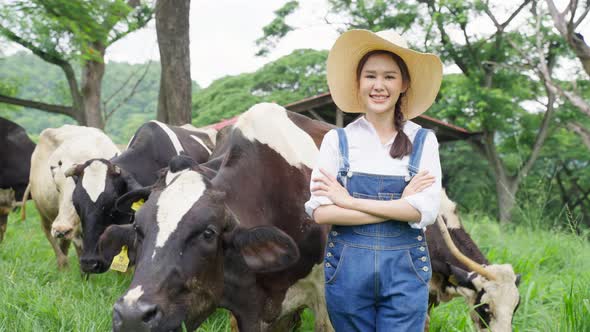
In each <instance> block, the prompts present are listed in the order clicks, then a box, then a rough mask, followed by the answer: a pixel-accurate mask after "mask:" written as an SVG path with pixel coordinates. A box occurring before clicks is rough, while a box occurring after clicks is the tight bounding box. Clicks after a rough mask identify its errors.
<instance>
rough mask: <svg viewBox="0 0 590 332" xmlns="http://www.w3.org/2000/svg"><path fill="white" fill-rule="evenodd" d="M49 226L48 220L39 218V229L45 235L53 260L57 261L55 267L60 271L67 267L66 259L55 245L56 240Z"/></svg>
mask: <svg viewBox="0 0 590 332" xmlns="http://www.w3.org/2000/svg"><path fill="white" fill-rule="evenodd" d="M51 224H52V221H51V220H48V219H47V218H45V217H41V228H42V229H43V233H45V237H46V238H47V241H49V244H51V247H52V248H53V251H54V252H55V258H56V259H57V267H58V268H59V269H60V270H62V269H65V268H67V267H68V257H67V256H66V255H64V253H63V252H62V251H61V248H60V246H59V245H58V243H57V239H56V238H54V237H53V236H52V235H51ZM68 245H69V244H68Z"/></svg>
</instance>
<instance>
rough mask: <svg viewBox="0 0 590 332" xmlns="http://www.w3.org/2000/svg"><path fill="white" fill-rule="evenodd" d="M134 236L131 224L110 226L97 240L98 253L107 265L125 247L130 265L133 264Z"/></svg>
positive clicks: (134, 254) (134, 251)
mask: <svg viewBox="0 0 590 332" xmlns="http://www.w3.org/2000/svg"><path fill="white" fill-rule="evenodd" d="M135 239H136V234H135V229H134V225H133V224H126V225H111V226H109V227H107V229H106V230H105V231H104V232H103V233H102V235H101V236H100V238H99V239H98V253H99V255H100V256H101V258H102V259H104V261H105V262H108V263H109V264H110V263H111V262H112V261H113V258H114V257H115V256H116V255H118V254H119V253H120V252H121V249H122V248H123V246H127V253H128V256H129V262H130V264H131V265H133V264H135V257H136V252H137V251H136V245H137V242H136V241H135Z"/></svg>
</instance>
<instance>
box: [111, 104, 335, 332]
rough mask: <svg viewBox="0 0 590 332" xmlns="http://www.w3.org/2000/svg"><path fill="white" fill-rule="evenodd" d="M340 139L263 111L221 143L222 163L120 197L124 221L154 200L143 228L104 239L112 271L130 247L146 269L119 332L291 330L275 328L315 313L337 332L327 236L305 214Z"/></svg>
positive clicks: (115, 231)
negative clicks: (303, 311)
mask: <svg viewBox="0 0 590 332" xmlns="http://www.w3.org/2000/svg"><path fill="white" fill-rule="evenodd" d="M330 128H332V127H331V126H330V125H328V124H326V123H323V122H318V121H315V120H311V119H309V118H307V117H304V116H302V115H299V114H296V113H291V112H287V111H286V110H285V109H284V108H282V107H280V106H278V105H276V104H258V105H255V106H253V107H252V108H251V109H250V110H249V111H247V112H246V113H244V114H242V116H241V117H240V118H239V120H238V121H237V123H236V124H235V125H234V127H233V128H232V129H231V131H230V132H227V133H226V134H225V135H224V136H225V138H224V142H219V141H218V143H217V144H218V146H217V147H216V150H215V152H214V156H212V157H211V161H209V162H208V163H206V164H204V165H198V166H194V165H193V166H191V167H189V168H187V169H184V170H182V171H178V170H177V171H176V172H170V173H173V174H172V176H171V175H170V173H169V174H168V175H167V176H166V178H162V179H161V180H160V181H158V182H157V183H156V184H155V185H154V186H153V187H152V188H145V189H141V190H137V191H134V192H130V193H128V194H127V195H126V196H123V197H121V198H120V199H119V201H118V203H117V204H118V206H119V207H120V208H122V209H128V206H129V205H130V203H131V202H133V201H135V200H137V199H138V198H146V197H149V198H148V199H147V201H146V202H145V204H144V205H143V206H142V207H141V208H140V209H139V211H138V212H137V213H136V215H135V218H136V219H135V223H134V224H133V225H126V226H118V225H113V226H111V227H109V228H108V229H107V230H106V231H105V233H104V234H103V235H102V236H101V240H100V252H101V254H102V255H103V257H104V259H106V260H107V261H110V260H111V259H112V257H113V256H114V255H115V254H116V253H118V252H119V251H121V248H122V246H123V245H126V246H127V247H128V248H130V252H131V253H132V254H131V256H132V257H130V258H131V259H132V260H135V262H136V270H135V275H134V278H133V281H132V283H131V285H130V288H129V290H128V291H127V292H126V294H125V295H124V296H122V297H121V298H120V299H119V300H118V301H117V303H116V304H115V306H114V313H113V329H114V330H115V331H170V330H180V329H181V326H182V324H183V323H184V324H186V327H187V329H188V330H194V329H195V328H196V327H197V326H199V325H200V324H201V323H202V322H203V321H204V320H205V319H206V318H207V317H208V316H209V315H210V314H211V313H212V312H213V311H214V310H215V308H216V307H224V308H227V309H228V310H230V311H231V312H232V313H233V315H234V316H235V317H236V319H237V323H238V327H239V329H240V331H245V332H248V331H262V330H281V329H280V328H276V327H275V326H274V323H276V322H277V321H278V320H279V319H280V318H281V317H282V316H284V315H285V313H286V312H285V310H287V309H290V310H297V309H298V305H299V304H301V303H310V301H311V302H313V303H314V304H315V305H314V306H313V307H312V309H313V310H314V311H315V314H316V328H315V330H316V331H329V330H331V326H330V324H329V320H328V319H327V313H326V310H325V303H324V302H323V291H324V290H323V279H324V277H323V266H322V262H323V252H324V246H325V241H326V238H327V231H328V227H327V226H325V225H324V226H321V225H318V224H316V223H315V222H314V221H313V220H312V219H311V218H310V217H309V216H308V215H307V214H306V213H305V209H304V203H305V201H306V200H307V199H308V198H309V181H310V176H311V168H312V166H313V163H314V162H315V159H316V155H317V152H318V146H319V144H320V143H321V140H322V138H323V136H324V134H325V133H326V132H327V131H328V130H329V129H330ZM220 150H221V152H219V151H220ZM219 160H221V164H220V165H219V164H217V162H218V161H219ZM212 164H213V166H211V165H212ZM171 168H172V167H171ZM303 289H305V290H306V291H305V292H304V291H303ZM312 300H315V301H312ZM287 314H290V312H287ZM282 330H283V331H285V330H286V329H284V328H283V329H282Z"/></svg>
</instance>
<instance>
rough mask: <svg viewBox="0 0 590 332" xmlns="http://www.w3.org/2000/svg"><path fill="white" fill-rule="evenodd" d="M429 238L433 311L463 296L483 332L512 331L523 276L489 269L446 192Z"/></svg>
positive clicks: (504, 268) (499, 268)
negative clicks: (441, 304) (434, 308)
mask: <svg viewBox="0 0 590 332" xmlns="http://www.w3.org/2000/svg"><path fill="white" fill-rule="evenodd" d="M426 238H427V240H428V247H429V252H430V259H431V262H432V279H431V281H430V307H431V308H432V307H433V306H436V305H438V304H439V303H440V302H447V301H450V300H451V299H452V298H453V297H457V296H462V297H464V298H465V300H466V301H467V302H468V303H469V304H470V305H471V306H472V307H474V309H473V311H472V312H471V318H472V320H473V322H474V323H475V326H476V327H477V328H478V329H479V330H480V331H485V330H487V329H488V328H489V329H490V330H491V331H493V332H507V331H512V318H513V315H514V312H515V311H516V309H517V307H518V304H519V302H520V296H519V293H518V288H517V287H518V284H519V283H520V275H517V274H515V273H514V270H513V269H512V266H511V265H510V264H501V265H499V264H491V265H490V263H489V262H488V260H487V259H486V258H485V256H484V255H483V254H482V253H481V251H480V250H479V248H478V247H477V245H476V244H475V243H474V242H473V240H472V239H471V237H470V236H469V234H467V232H466V231H465V229H464V228H463V226H462V224H461V221H460V220H459V217H458V215H457V211H456V204H455V203H454V202H452V201H451V200H450V199H449V198H448V197H447V195H446V194H445V193H444V191H443V194H442V199H441V209H440V213H439V216H438V218H437V221H436V225H432V226H430V227H428V228H427V229H426ZM427 330H428V327H427Z"/></svg>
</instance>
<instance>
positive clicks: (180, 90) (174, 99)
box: [156, 0, 192, 125]
mask: <svg viewBox="0 0 590 332" xmlns="http://www.w3.org/2000/svg"><path fill="white" fill-rule="evenodd" d="M189 12H190V0H177V1H169V0H168V1H167V0H158V3H157V4H156V32H157V35H158V46H159V48H160V64H161V66H162V73H161V77H160V85H161V86H160V97H159V98H158V119H161V120H164V121H165V122H166V123H169V124H172V125H181V124H185V123H190V122H191V92H192V88H191V84H192V81H191V73H190V50H189ZM164 113H165V115H164Z"/></svg>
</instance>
